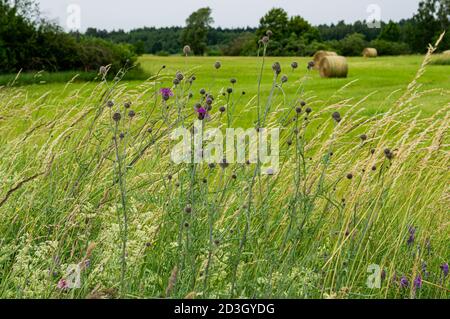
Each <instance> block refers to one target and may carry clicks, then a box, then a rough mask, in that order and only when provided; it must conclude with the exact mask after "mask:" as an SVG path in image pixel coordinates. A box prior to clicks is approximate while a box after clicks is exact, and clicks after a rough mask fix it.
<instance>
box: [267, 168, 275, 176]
mask: <svg viewBox="0 0 450 319" xmlns="http://www.w3.org/2000/svg"><path fill="white" fill-rule="evenodd" d="M266 174H267V175H269V176H273V175H275V171H274V170H273V168H268V169H267V171H266Z"/></svg>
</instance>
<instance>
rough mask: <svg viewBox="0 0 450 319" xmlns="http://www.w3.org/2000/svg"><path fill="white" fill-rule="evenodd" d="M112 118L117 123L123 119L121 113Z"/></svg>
mask: <svg viewBox="0 0 450 319" xmlns="http://www.w3.org/2000/svg"><path fill="white" fill-rule="evenodd" d="M112 118H113V120H114V121H115V122H119V121H120V119H121V118H122V115H120V113H118V112H116V113H114V115H113V117H112Z"/></svg>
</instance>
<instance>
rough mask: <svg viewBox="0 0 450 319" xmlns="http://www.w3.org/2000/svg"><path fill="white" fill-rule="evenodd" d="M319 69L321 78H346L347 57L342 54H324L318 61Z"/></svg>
mask: <svg viewBox="0 0 450 319" xmlns="http://www.w3.org/2000/svg"><path fill="white" fill-rule="evenodd" d="M319 71H320V76H321V77H323V78H346V77H347V75H348V63H347V59H346V58H345V57H343V56H326V57H324V58H323V59H322V61H320V65H319Z"/></svg>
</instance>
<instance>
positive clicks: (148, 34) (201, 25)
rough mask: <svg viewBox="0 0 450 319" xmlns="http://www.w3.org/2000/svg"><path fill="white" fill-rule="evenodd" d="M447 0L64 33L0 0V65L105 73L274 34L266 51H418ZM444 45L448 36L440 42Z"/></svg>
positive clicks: (235, 49)
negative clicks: (373, 19) (322, 15)
mask: <svg viewBox="0 0 450 319" xmlns="http://www.w3.org/2000/svg"><path fill="white" fill-rule="evenodd" d="M449 17H450V0H423V1H421V3H420V5H419V8H418V11H417V13H416V14H414V16H413V17H411V18H409V19H404V20H401V21H399V22H394V21H389V22H381V27H380V28H371V27H370V26H369V24H368V23H367V21H357V22H355V23H345V22H344V21H340V22H338V23H337V24H331V25H318V26H313V25H311V24H310V23H309V22H308V21H306V20H305V19H304V18H302V17H301V16H298V15H296V16H289V14H288V13H287V12H286V11H285V10H283V9H280V8H274V9H272V10H270V11H269V12H268V13H267V14H266V15H264V17H262V18H261V20H260V23H259V26H258V27H256V28H250V27H247V28H235V29H228V28H214V27H212V24H213V23H214V21H213V19H212V11H211V9H210V8H201V9H199V10H197V11H195V12H194V13H192V14H191V15H190V16H189V17H188V18H187V19H186V25H185V26H184V27H165V28H154V27H145V28H139V29H135V30H131V31H129V32H125V31H123V30H116V31H106V30H98V29H95V28H89V29H87V31H86V32H85V33H83V34H81V33H65V32H64V31H63V30H62V29H61V28H60V27H59V26H57V25H55V24H53V23H50V22H48V21H45V20H44V19H42V18H40V15H39V8H38V6H37V5H36V2H35V1H34V0H15V1H8V0H0V72H2V73H7V72H17V71H19V70H25V71H26V70H46V71H63V70H82V71H96V70H98V68H99V66H101V65H108V64H111V67H112V72H111V73H114V72H116V71H117V70H118V69H119V68H121V67H122V66H124V65H125V64H127V63H129V64H130V65H131V64H134V63H135V62H136V60H137V56H138V55H140V54H144V53H149V54H158V55H170V54H181V53H182V48H183V47H184V46H185V45H189V46H190V47H191V52H192V53H193V54H195V55H205V54H206V55H212V56H214V55H229V56H239V55H242V56H249V55H255V54H256V52H257V50H258V45H259V40H260V39H261V37H262V36H264V35H265V34H266V32H267V31H268V30H270V31H271V32H272V33H273V36H272V37H271V41H270V44H269V47H268V52H267V54H268V55H273V56H310V55H312V54H314V52H316V51H317V50H334V51H337V52H338V53H340V54H342V55H346V56H355V55H360V54H361V51H362V50H363V48H364V47H367V46H372V47H375V48H377V49H378V51H379V53H380V54H382V55H399V54H409V53H423V52H424V51H425V50H426V48H427V45H428V43H430V42H433V41H435V40H436V39H437V37H438V36H439V35H440V34H441V33H442V32H443V31H448V30H449V26H450V22H449ZM441 47H442V48H443V49H448V48H450V35H448V34H447V35H446V37H445V38H444V42H443V43H442V46H441Z"/></svg>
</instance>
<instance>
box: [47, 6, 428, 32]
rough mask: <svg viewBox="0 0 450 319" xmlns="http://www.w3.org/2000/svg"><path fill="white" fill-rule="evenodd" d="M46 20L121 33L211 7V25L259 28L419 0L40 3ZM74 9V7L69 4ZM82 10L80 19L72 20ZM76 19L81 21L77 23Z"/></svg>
mask: <svg viewBox="0 0 450 319" xmlns="http://www.w3.org/2000/svg"><path fill="white" fill-rule="evenodd" d="M39 2H40V5H41V10H42V11H43V13H44V16H46V17H47V18H51V19H53V20H55V21H57V22H58V23H59V24H60V25H61V26H62V27H64V28H66V29H67V28H68V26H69V27H72V28H73V27H75V28H77V26H80V27H81V30H85V29H86V28H87V27H96V28H101V29H108V30H111V29H119V28H120V29H125V30H129V29H132V28H137V27H143V26H157V27H161V26H182V25H184V21H185V20H186V18H187V16H189V14H190V13H191V12H193V11H195V10H196V9H198V8H201V7H205V6H209V7H211V8H212V9H213V18H214V20H215V23H214V25H215V26H221V27H243V26H257V25H258V21H259V19H260V17H261V16H263V15H264V14H265V13H266V12H267V11H268V10H270V9H271V8H273V7H281V8H284V9H285V10H286V11H287V12H288V13H289V14H290V15H296V14H299V15H301V16H303V17H304V18H306V19H307V20H308V21H310V22H311V23H312V24H314V25H317V24H321V23H331V22H337V21H339V20H345V21H346V22H353V21H355V20H363V19H366V20H373V19H371V18H373V17H378V16H379V17H381V20H383V21H387V20H390V19H392V20H400V19H402V18H409V17H411V16H412V15H413V13H414V12H416V11H417V8H418V3H419V2H420V0H395V1H393V0H126V1H124V0H120V1H119V0H39ZM73 5H75V6H73ZM78 11H80V14H79V17H80V19H77V18H76V17H77V16H78V15H77V12H78ZM78 21H79V23H78Z"/></svg>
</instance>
